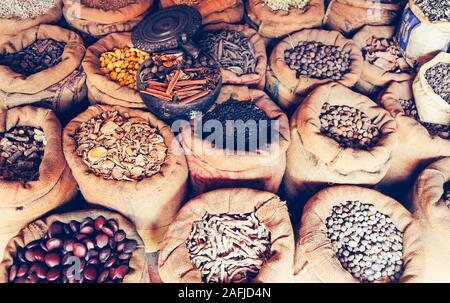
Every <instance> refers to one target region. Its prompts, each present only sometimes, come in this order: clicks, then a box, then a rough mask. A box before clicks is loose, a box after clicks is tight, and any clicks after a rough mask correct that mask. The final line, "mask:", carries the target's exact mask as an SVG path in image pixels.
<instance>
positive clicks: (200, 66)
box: [139, 52, 220, 105]
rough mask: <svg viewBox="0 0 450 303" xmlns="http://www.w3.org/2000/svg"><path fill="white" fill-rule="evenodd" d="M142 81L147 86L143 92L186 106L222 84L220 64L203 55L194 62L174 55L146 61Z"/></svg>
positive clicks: (188, 57)
mask: <svg viewBox="0 0 450 303" xmlns="http://www.w3.org/2000/svg"><path fill="white" fill-rule="evenodd" d="M139 79H140V81H141V82H142V83H143V84H144V85H146V89H145V90H142V91H141V92H142V93H144V94H148V95H150V96H153V97H155V98H158V99H161V100H164V101H167V102H174V103H179V104H181V105H184V104H188V103H191V102H194V101H196V100H198V99H200V98H203V97H205V96H207V95H208V94H209V93H210V92H212V91H213V90H214V89H215V88H216V86H217V84H218V83H219V81H220V73H219V71H218V66H217V64H216V63H215V62H214V61H213V60H211V59H209V58H207V57H206V56H204V55H200V56H198V57H197V58H196V59H194V58H193V57H191V56H190V55H187V54H184V53H183V52H175V53H166V54H155V55H153V56H151V57H150V58H149V59H147V60H146V61H145V68H144V69H143V70H142V72H141V73H140V74H139Z"/></svg>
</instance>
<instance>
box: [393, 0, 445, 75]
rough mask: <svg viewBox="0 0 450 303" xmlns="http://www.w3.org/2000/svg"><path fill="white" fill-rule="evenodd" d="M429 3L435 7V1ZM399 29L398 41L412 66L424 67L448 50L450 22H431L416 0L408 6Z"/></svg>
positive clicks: (410, 1)
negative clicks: (423, 65)
mask: <svg viewBox="0 0 450 303" xmlns="http://www.w3.org/2000/svg"><path fill="white" fill-rule="evenodd" d="M435 1H448V0H435ZM429 2H430V3H431V5H433V1H429ZM398 27H399V28H398V31H397V39H398V41H399V45H400V47H401V48H402V49H403V52H404V54H405V57H406V60H408V63H409V64H410V65H411V66H415V65H422V64H424V63H425V62H428V61H429V60H431V59H432V58H433V57H434V56H435V55H436V54H438V53H439V52H445V51H447V50H448V47H449V44H450V22H445V21H430V20H429V19H428V17H427V16H425V14H424V13H423V12H422V11H421V10H420V8H419V7H418V6H417V5H416V4H415V1H414V0H409V2H408V4H407V5H406V7H405V9H404V11H403V15H402V17H401V20H400V22H399V25H398Z"/></svg>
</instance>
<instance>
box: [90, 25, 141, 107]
mask: <svg viewBox="0 0 450 303" xmlns="http://www.w3.org/2000/svg"><path fill="white" fill-rule="evenodd" d="M125 47H130V48H131V47H134V46H133V42H132V41H131V33H121V34H117V33H116V34H111V35H108V36H106V37H104V38H102V39H100V40H99V41H97V42H96V43H95V44H93V45H91V46H90V47H89V48H88V49H87V51H86V56H85V57H84V60H83V68H84V70H85V72H86V75H87V86H88V98H89V102H90V103H91V104H96V103H101V104H107V105H119V106H123V107H131V108H146V106H145V104H144V101H142V98H141V96H140V95H139V92H138V91H136V90H134V89H132V88H130V87H128V86H121V85H120V84H119V83H117V82H115V81H113V80H110V79H108V77H107V76H105V75H104V74H103V73H102V72H101V71H100V56H101V54H103V53H104V52H109V51H111V50H113V49H114V48H125Z"/></svg>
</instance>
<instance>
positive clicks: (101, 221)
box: [94, 216, 106, 230]
mask: <svg viewBox="0 0 450 303" xmlns="http://www.w3.org/2000/svg"><path fill="white" fill-rule="evenodd" d="M105 223H106V219H105V217H103V216H100V217H98V218H97V219H95V222H94V225H95V229H96V230H102V228H103V226H104V225H105Z"/></svg>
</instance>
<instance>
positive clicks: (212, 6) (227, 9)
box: [159, 0, 244, 24]
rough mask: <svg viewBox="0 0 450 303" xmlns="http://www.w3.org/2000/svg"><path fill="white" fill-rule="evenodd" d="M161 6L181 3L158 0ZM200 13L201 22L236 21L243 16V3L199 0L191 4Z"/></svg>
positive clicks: (239, 0) (224, 0)
mask: <svg viewBox="0 0 450 303" xmlns="http://www.w3.org/2000/svg"><path fill="white" fill-rule="evenodd" d="M159 4H160V6H161V7H162V8H167V7H171V6H176V5H180V4H182V1H177V0H160V1H159ZM192 6H193V7H195V8H196V9H197V10H198V11H199V12H200V14H201V15H202V23H203V24H215V23H222V22H225V23H238V22H240V21H241V20H242V17H243V16H244V3H243V2H242V0H208V1H199V4H196V5H192Z"/></svg>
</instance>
